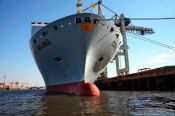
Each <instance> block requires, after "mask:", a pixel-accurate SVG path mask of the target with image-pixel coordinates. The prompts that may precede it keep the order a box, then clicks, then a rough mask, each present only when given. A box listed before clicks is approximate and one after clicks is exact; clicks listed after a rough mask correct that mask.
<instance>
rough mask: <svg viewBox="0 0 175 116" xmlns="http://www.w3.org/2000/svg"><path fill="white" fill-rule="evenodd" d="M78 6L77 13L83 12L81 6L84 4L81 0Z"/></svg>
mask: <svg viewBox="0 0 175 116" xmlns="http://www.w3.org/2000/svg"><path fill="white" fill-rule="evenodd" d="M76 6H77V13H82V10H81V8H82V6H83V4H82V2H81V0H78V2H77V5H76Z"/></svg>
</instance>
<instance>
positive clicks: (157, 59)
mask: <svg viewBox="0 0 175 116" xmlns="http://www.w3.org/2000/svg"><path fill="white" fill-rule="evenodd" d="M174 61H175V53H174V52H166V53H160V54H157V55H155V56H153V57H152V59H150V61H149V63H150V64H151V67H158V66H164V65H170V63H173V62H174ZM174 63H175V62H174ZM171 65H173V64H171Z"/></svg>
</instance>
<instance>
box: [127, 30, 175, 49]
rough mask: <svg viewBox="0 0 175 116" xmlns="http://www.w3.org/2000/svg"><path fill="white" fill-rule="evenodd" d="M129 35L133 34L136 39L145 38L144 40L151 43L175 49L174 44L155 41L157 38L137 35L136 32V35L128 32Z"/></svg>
mask: <svg viewBox="0 0 175 116" xmlns="http://www.w3.org/2000/svg"><path fill="white" fill-rule="evenodd" d="M127 35H128V36H131V37H134V38H136V39H140V40H143V41H146V42H149V43H152V44H155V45H158V46H161V47H165V48H168V49H171V50H175V47H173V46H170V45H167V44H164V43H161V42H158V41H155V40H151V39H149V38H146V37H143V36H139V35H135V34H134V35H133V34H129V33H128V32H127Z"/></svg>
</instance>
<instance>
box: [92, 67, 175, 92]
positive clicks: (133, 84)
mask: <svg viewBox="0 0 175 116" xmlns="http://www.w3.org/2000/svg"><path fill="white" fill-rule="evenodd" d="M95 84H96V86H97V87H98V88H99V89H100V90H126V91H174V90H175V66H165V67H161V68H156V69H149V68H144V69H141V70H138V72H137V73H133V74H128V75H122V76H117V77H113V78H107V77H105V76H102V77H100V78H99V79H98V80H97V81H96V82H95Z"/></svg>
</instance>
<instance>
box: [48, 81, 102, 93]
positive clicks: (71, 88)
mask: <svg viewBox="0 0 175 116" xmlns="http://www.w3.org/2000/svg"><path fill="white" fill-rule="evenodd" d="M47 90H48V91H49V92H64V93H72V94H75V95H80V96H99V95H100V91H99V89H98V88H97V87H96V85H94V84H93V83H90V82H87V83H84V82H75V83H69V84H62V85H52V86H47Z"/></svg>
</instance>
